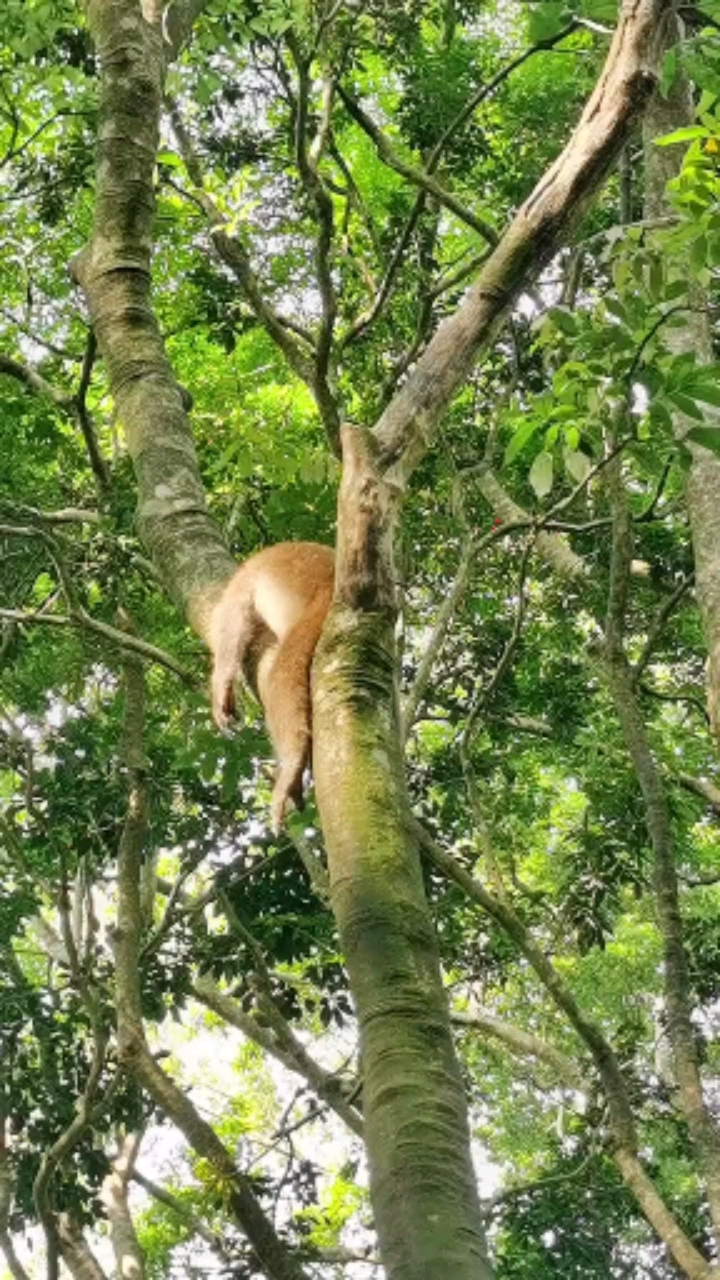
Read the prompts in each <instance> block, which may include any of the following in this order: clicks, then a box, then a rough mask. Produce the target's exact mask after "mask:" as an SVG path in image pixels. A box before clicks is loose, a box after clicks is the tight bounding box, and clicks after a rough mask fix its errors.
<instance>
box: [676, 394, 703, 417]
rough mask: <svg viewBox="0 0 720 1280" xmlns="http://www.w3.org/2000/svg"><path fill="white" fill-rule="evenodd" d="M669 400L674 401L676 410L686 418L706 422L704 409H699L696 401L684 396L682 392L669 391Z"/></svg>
mask: <svg viewBox="0 0 720 1280" xmlns="http://www.w3.org/2000/svg"><path fill="white" fill-rule="evenodd" d="M668 399H669V400H672V402H673V404H674V405H675V406H676V408H678V409H679V410H680V412H681V413H684V414H685V417H686V418H696V419H697V421H698V422H704V420H705V415H704V413H703V411H702V409H698V406H697V405H696V403H695V401H694V400H691V399H690V397H689V396H686V395H684V394H683V392H682V391H669V392H668Z"/></svg>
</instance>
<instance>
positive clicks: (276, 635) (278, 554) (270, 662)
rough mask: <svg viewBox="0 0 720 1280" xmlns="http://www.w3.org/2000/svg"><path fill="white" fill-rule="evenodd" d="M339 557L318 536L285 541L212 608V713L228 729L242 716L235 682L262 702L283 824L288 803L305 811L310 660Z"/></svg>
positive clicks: (237, 577) (260, 557)
mask: <svg viewBox="0 0 720 1280" xmlns="http://www.w3.org/2000/svg"><path fill="white" fill-rule="evenodd" d="M334 575H335V557H334V554H333V552H332V549H331V548H330V547H326V546H323V545H322V544H321V543H319V542H279V543H277V544H276V545H275V546H272V547H266V548H265V549H264V550H263V551H258V552H257V553H256V554H255V555H252V556H250V558H249V559H248V560H245V561H243V563H242V564H241V565H240V566H239V567H238V569H237V570H236V572H235V573H234V574H233V576H232V577H231V578H230V581H229V582H228V583H227V585H226V586H225V589H224V591H223V593H222V595H221V597H220V599H219V601H218V603H217V604H216V605H215V608H214V609H213V612H212V616H211V619H210V631H209V643H210V650H211V653H212V656H213V672H212V713H213V719H214V720H215V723H216V724H217V726H218V727H219V728H221V729H225V728H227V727H228V725H229V723H230V721H231V720H232V719H233V717H234V716H235V712H236V702H235V681H236V679H237V677H238V676H242V678H243V681H244V683H245V684H246V685H248V686H249V688H250V689H251V690H252V692H253V693H254V694H255V696H256V697H257V699H258V701H259V702H260V704H261V705H262V709H263V713H264V717H265V724H266V727H267V731H268V734H269V736H270V741H271V742H272V745H273V750H274V752H275V756H276V759H277V769H276V772H275V779H274V784H273V794H272V805H271V820H272V828H273V831H274V832H275V834H278V832H279V831H280V830H281V829H282V826H283V823H284V820H285V816H286V813H287V809H288V805H289V802H290V801H292V802H293V804H294V805H295V807H296V808H297V809H300V810H302V808H303V805H304V800H303V773H304V772H305V769H306V767H307V766H308V765H309V764H310V759H311V744H312V730H311V701H310V667H311V664H312V660H313V655H314V653H315V648H316V645H317V642H318V640H319V638H320V632H321V631H322V628H323V623H324V622H325V618H326V616H327V613H328V610H329V608H330V603H331V600H332V594H333V583H334Z"/></svg>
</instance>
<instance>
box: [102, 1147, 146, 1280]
mask: <svg viewBox="0 0 720 1280" xmlns="http://www.w3.org/2000/svg"><path fill="white" fill-rule="evenodd" d="M139 1147H140V1138H139V1136H138V1135H137V1134H126V1135H125V1137H124V1138H123V1139H122V1140H121V1142H120V1143H119V1146H118V1150H117V1153H116V1154H115V1156H114V1157H113V1160H112V1164H111V1167H110V1172H109V1173H108V1175H107V1177H106V1178H105V1180H104V1182H103V1185H102V1190H101V1193H100V1198H101V1200H102V1202H103V1204H104V1206H105V1211H106V1213H107V1216H108V1222H109V1223H110V1239H111V1240H112V1246H113V1251H114V1253H115V1261H116V1264H117V1272H118V1275H120V1276H122V1277H123V1280H143V1278H144V1276H145V1256H144V1254H143V1251H142V1249H141V1248H140V1242H139V1240H138V1238H137V1233H136V1231H135V1224H134V1223H133V1220H132V1215H131V1213H130V1205H129V1203H128V1186H129V1182H130V1179H131V1178H132V1173H133V1169H134V1167H135V1161H136V1159H137V1155H138V1150H139Z"/></svg>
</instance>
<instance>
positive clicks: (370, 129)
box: [338, 85, 498, 245]
mask: <svg viewBox="0 0 720 1280" xmlns="http://www.w3.org/2000/svg"><path fill="white" fill-rule="evenodd" d="M338 94H339V96H340V97H341V98H342V100H343V102H344V104H345V106H346V107H347V110H348V112H349V114H350V115H351V116H352V118H353V120H355V121H356V123H357V124H359V125H360V128H361V129H362V130H363V131H364V132H365V133H366V134H367V135H368V137H369V138H371V139H372V141H373V142H374V143H375V147H376V150H377V153H378V155H379V157H380V159H381V160H382V161H383V162H384V163H385V164H386V165H388V167H389V168H391V169H394V170H395V172H396V173H399V174H400V176H401V177H403V178H405V179H406V180H407V181H408V182H411V183H412V184H413V186H416V187H421V188H422V189H423V190H424V191H426V192H427V193H428V194H429V195H431V196H434V197H435V199H436V200H437V201H438V203H439V204H441V205H443V206H444V207H445V208H446V209H449V210H450V212H451V213H454V214H455V217H456V218H459V219H460V221H461V222H464V223H465V224H466V226H468V227H471V228H472V230H473V231H477V233H478V235H480V236H482V238H483V240H485V242H486V243H487V244H489V245H496V244H497V243H498V234H497V232H496V231H495V228H494V227H492V226H491V225H490V223H489V222H486V220H485V219H484V218H481V217H479V215H478V214H475V213H473V212H472V210H470V209H468V208H467V207H466V206H465V205H464V204H463V203H462V201H461V200H458V199H457V197H456V196H454V195H453V194H452V192H451V191H447V190H446V188H445V187H443V186H442V184H441V183H439V182H438V181H437V179H436V178H434V177H433V176H432V174H430V173H428V172H427V171H426V170H425V169H417V168H416V167H415V166H414V165H411V164H408V163H407V161H405V160H403V159H402V157H401V156H399V155H398V153H397V151H396V150H395V148H394V147H393V145H392V143H391V142H390V141H389V139H388V138H387V137H386V135H385V134H384V133H383V131H382V129H380V128H379V127H378V125H376V124H375V121H374V120H373V119H372V116H369V115H368V114H367V112H366V111H364V110H363V108H362V107H361V106H360V103H359V102H358V101H357V99H356V98H353V96H352V94H350V93H348V91H347V89H344V88H343V87H342V85H338Z"/></svg>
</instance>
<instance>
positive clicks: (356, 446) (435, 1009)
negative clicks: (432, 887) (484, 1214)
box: [313, 427, 491, 1280]
mask: <svg viewBox="0 0 720 1280" xmlns="http://www.w3.org/2000/svg"><path fill="white" fill-rule="evenodd" d="M374 453H375V449H374V447H373V441H372V436H371V435H370V434H369V433H365V432H361V431H360V430H358V429H356V428H352V427H345V428H344V429H343V482H342V487H341V494H340V506H339V522H338V543H337V566H338V567H337V577H338V588H337V598H336V603H335V606H334V609H333V611H332V614H331V617H330V619H329V622H328V624H327V626H326V630H325V632H324V635H323V639H322V641H321V645H320V649H319V651H318V654H317V656H316V660H315V688H316V696H315V699H314V726H315V743H316V748H315V753H314V761H313V766H314V772H315V780H316V787H317V795H318V803H319V805H320V809H321V812H322V815H323V828H324V832H325V837H326V842H327V849H328V861H329V868H330V885H331V895H332V905H333V911H334V914H335V918H336V920H337V924H338V929H339V933H340V940H341V945H342V951H343V955H344V956H345V961H346V963H347V967H348V972H349V975H350V985H351V988H352V992H353V999H354V1002H355V1008H356V1011H357V1015H358V1023H359V1027H360V1048H361V1062H362V1071H363V1114H364V1118H365V1141H366V1145H367V1151H368V1160H369V1164H370V1188H371V1198H372V1205H373V1211H374V1213H375V1218H376V1223H377V1230H378V1235H379V1238H380V1242H381V1250H382V1257H383V1262H384V1264H385V1267H386V1270H387V1274H388V1276H389V1277H390V1278H391V1280H470V1278H471V1277H472V1278H473V1280H486V1278H487V1277H489V1276H490V1275H491V1271H490V1267H489V1264H488V1262H487V1258H486V1253H485V1242H484V1235H483V1227H482V1220H481V1216H480V1208H479V1204H478V1198H477V1190H476V1184H475V1176H474V1173H473V1168H472V1164H471V1160H470V1150H469V1134H468V1127H467V1118H466V1111H467V1108H466V1102H465V1097H464V1092H463V1086H462V1079H461V1076H460V1070H459V1066H458V1063H457V1060H456V1057H455V1051H454V1048H453V1043H452V1038H451V1033H450V1025H449V1018H448V1009H447V1001H446V998H445V993H444V991H443V987H442V983H441V978H440V965H439V958H438V952H437V945H436V941H435V934H434V930H433V924H432V919H431V916H430V911H429V908H428V904H427V900H426V898H425V893H424V889H423V883H422V876H421V873H420V861H419V851H418V847H417V843H416V841H415V840H414V839H413V835H412V827H411V825H410V823H409V821H408V818H409V809H408V799H407V795H406V790H405V781H404V766H403V760H402V751H401V746H400V731H399V718H398V700H397V688H396V670H397V663H396V654H395V641H394V626H395V599H394V596H395V592H394V584H393V572H392V531H393V519H392V516H393V507H394V505H395V504H394V496H395V495H394V494H393V493H392V491H391V490H390V489H389V488H388V487H387V486H386V485H385V484H384V483H383V481H382V479H381V478H380V476H379V475H378V474H377V472H376V470H375V467H374V459H373V455H374ZM338 747H339V749H338Z"/></svg>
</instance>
